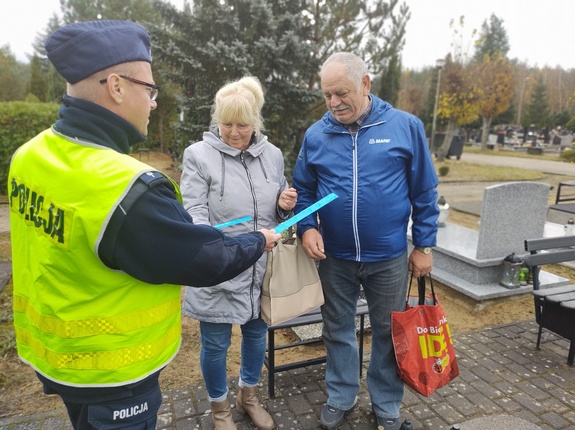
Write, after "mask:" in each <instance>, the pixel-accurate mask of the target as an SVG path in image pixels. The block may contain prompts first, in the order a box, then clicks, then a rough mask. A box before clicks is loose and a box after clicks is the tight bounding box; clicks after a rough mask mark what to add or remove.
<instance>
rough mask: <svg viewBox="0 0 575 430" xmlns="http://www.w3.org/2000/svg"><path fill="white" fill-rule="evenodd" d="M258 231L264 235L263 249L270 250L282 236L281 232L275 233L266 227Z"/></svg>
mask: <svg viewBox="0 0 575 430" xmlns="http://www.w3.org/2000/svg"><path fill="white" fill-rule="evenodd" d="M259 231H260V232H262V233H263V234H264V236H265V237H266V247H265V251H271V250H272V249H274V247H275V246H276V245H277V244H278V240H280V239H281V237H282V235H281V234H279V233H276V232H275V231H273V230H268V229H266V228H262V229H261V230H259Z"/></svg>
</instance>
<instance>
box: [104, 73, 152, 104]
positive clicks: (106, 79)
mask: <svg viewBox="0 0 575 430" xmlns="http://www.w3.org/2000/svg"><path fill="white" fill-rule="evenodd" d="M118 76H119V77H120V78H122V79H125V80H127V81H130V82H133V83H134V84H138V85H143V86H145V87H148V88H150V100H152V101H154V100H156V98H158V93H159V92H160V87H159V86H157V85H154V84H149V83H147V82H144V81H140V80H139V79H134V78H130V77H128V76H124V75H118ZM107 81H108V78H104V79H101V80H100V83H101V84H105V83H106V82H107Z"/></svg>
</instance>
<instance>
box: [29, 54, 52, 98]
mask: <svg viewBox="0 0 575 430" xmlns="http://www.w3.org/2000/svg"><path fill="white" fill-rule="evenodd" d="M27 93H28V94H33V95H34V96H36V97H37V98H38V100H39V101H40V102H46V101H48V100H47V98H48V84H47V82H46V79H45V74H44V72H43V71H42V66H41V64H40V58H39V57H38V56H37V55H34V56H32V60H31V61H30V81H29V82H28V86H27Z"/></svg>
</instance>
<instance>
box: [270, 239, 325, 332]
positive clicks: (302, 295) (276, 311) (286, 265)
mask: <svg viewBox="0 0 575 430" xmlns="http://www.w3.org/2000/svg"><path fill="white" fill-rule="evenodd" d="M321 305H323V290H322V288H321V281H320V280H319V274H318V272H317V265H316V262H315V260H313V259H311V258H309V257H308V256H307V255H306V253H305V252H304V250H303V247H302V245H301V242H300V239H299V238H298V237H297V236H296V235H294V234H293V233H292V231H291V229H290V230H289V232H288V238H287V239H283V240H281V241H279V242H278V245H277V246H276V247H275V248H274V249H273V250H272V251H270V252H269V253H268V262H267V268H266V273H265V275H264V281H263V285H262V297H261V313H262V319H263V320H264V321H265V322H266V323H268V324H269V325H272V326H273V325H276V324H279V323H282V322H284V321H287V320H290V319H292V318H295V317H297V316H300V315H303V314H305V313H306V312H309V311H310V310H312V309H314V308H317V307H318V306H321Z"/></svg>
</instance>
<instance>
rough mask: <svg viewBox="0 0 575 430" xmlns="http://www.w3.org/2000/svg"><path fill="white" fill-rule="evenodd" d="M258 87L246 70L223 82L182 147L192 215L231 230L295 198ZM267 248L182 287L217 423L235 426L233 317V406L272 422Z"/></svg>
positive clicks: (278, 214) (243, 228)
mask: <svg viewBox="0 0 575 430" xmlns="http://www.w3.org/2000/svg"><path fill="white" fill-rule="evenodd" d="M263 103H264V94H263V90H262V87H261V85H260V83H259V81H258V80H257V79H256V78H253V77H244V78H242V79H240V80H238V81H235V82H232V83H229V84H227V85H225V86H224V87H222V88H221V89H220V90H219V91H218V92H217V94H216V97H215V102H214V105H213V107H212V124H211V127H210V129H209V131H207V132H205V133H204V135H203V140H202V141H200V142H196V143H194V144H192V145H190V146H189V147H188V148H186V150H185V152H184V158H183V173H182V179H181V189H182V195H183V200H184V206H185V207H186V209H187V211H188V212H189V213H190V215H192V217H193V219H194V222H195V223H200V224H210V225H218V224H224V223H227V222H229V221H233V220H235V219H238V218H243V217H250V218H251V219H250V220H249V221H245V222H242V223H237V224H232V225H229V226H228V227H223V228H224V230H225V232H226V233H227V234H230V235H235V234H240V233H243V232H248V231H256V230H257V229H259V228H262V227H263V228H274V227H275V226H276V225H277V224H278V223H279V222H281V221H282V220H285V219H286V218H287V217H288V216H289V215H290V214H291V211H292V209H293V207H294V206H295V203H296V199H297V193H296V192H295V190H294V189H293V188H289V186H288V184H287V181H286V179H285V176H284V161H283V155H282V153H281V151H280V150H279V149H278V148H277V147H275V146H274V145H272V144H271V143H270V142H269V141H268V139H267V137H266V136H265V135H264V134H263V133H262V126H263V120H262V117H261V108H262V106H263ZM266 259H267V254H265V255H263V256H262V257H261V258H260V259H259V260H258V261H257V263H256V264H255V265H254V266H253V267H251V268H249V269H248V270H246V271H244V272H243V273H241V274H240V275H238V276H236V277H235V278H233V279H232V280H230V281H226V282H223V283H221V284H220V285H218V286H216V287H214V288H209V289H208V288H186V297H185V302H184V308H183V313H184V315H186V316H189V317H192V318H195V319H197V320H199V321H200V332H201V352H200V366H201V369H202V374H203V377H204V381H205V385H206V389H207V391H208V398H209V400H210V402H211V404H212V420H213V422H214V426H215V428H216V429H235V428H236V425H235V424H234V422H233V420H232V415H231V411H230V402H229V399H228V386H227V374H226V357H227V351H228V348H229V346H230V342H231V335H232V325H233V324H239V325H240V327H241V331H242V345H241V365H240V375H239V383H238V385H239V387H240V388H239V392H238V396H237V401H236V408H237V410H238V412H240V413H247V414H248V415H249V416H250V418H251V419H252V421H253V423H254V425H255V426H257V427H258V428H259V429H260V430H262V429H272V428H274V427H275V423H274V421H273V418H272V417H271V415H270V414H269V413H268V412H267V411H266V410H265V409H264V408H263V407H262V406H261V405H260V403H259V400H258V397H257V391H256V385H257V383H258V382H259V379H260V374H261V370H262V367H263V363H264V356H265V350H266V333H267V325H266V323H265V322H264V321H263V320H262V319H261V318H260V294H261V286H262V280H263V275H264V272H265V268H266Z"/></svg>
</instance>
